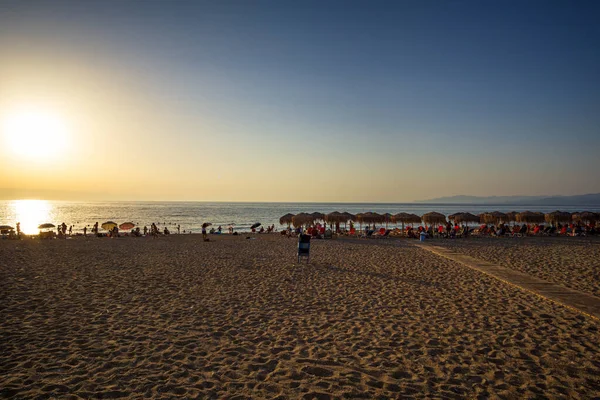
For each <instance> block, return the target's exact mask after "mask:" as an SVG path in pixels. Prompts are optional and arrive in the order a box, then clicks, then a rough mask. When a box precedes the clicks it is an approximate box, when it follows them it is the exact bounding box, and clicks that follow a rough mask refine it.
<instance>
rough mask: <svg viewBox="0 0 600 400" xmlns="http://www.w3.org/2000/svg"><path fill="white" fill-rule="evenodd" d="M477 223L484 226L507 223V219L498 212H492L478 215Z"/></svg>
mask: <svg viewBox="0 0 600 400" xmlns="http://www.w3.org/2000/svg"><path fill="white" fill-rule="evenodd" d="M479 221H480V222H483V223H485V224H497V223H499V222H506V221H508V217H507V215H506V214H504V213H501V212H500V211H493V212H486V213H483V214H479Z"/></svg>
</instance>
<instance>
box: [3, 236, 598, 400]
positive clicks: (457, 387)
mask: <svg viewBox="0 0 600 400" xmlns="http://www.w3.org/2000/svg"><path fill="white" fill-rule="evenodd" d="M255 237H257V239H255V240H246V239H244V237H237V238H235V237H229V238H224V237H219V238H217V239H215V240H214V241H211V242H208V243H204V242H202V241H201V238H200V237H199V236H197V235H189V236H184V235H182V236H179V237H176V236H172V237H168V238H159V239H155V240H154V239H150V238H148V239H146V238H121V239H97V238H94V239H89V240H80V239H73V240H46V241H21V242H18V241H0V339H1V340H0V395H1V396H3V397H15V398H51V397H57V398H170V397H178V396H179V397H186V398H231V399H242V398H280V399H283V398H289V399H295V398H306V399H310V398H317V399H328V398H397V397H402V398H411V397H414V398H423V397H439V398H465V397H471V398H476V397H482V398H486V397H492V398H527V397H530V398H531V397H535V398H543V397H544V396H546V397H548V398H565V397H573V398H590V397H593V396H598V395H599V394H600V378H599V377H600V343H599V342H600V340H599V337H600V332H599V328H600V323H599V321H598V320H595V319H592V318H589V317H586V316H583V315H581V314H578V313H576V312H574V311H572V310H569V309H566V308H564V307H561V306H560V305H557V304H555V303H551V302H548V301H545V300H544V299H541V298H539V297H537V296H534V295H531V294H528V293H526V292H522V291H520V290H519V289H517V288H514V287H512V286H508V285H506V284H503V283H502V282H499V281H497V280H495V279H493V278H491V277H488V276H486V275H484V274H481V273H478V272H477V271H474V270H471V269H469V268H467V267H464V266H461V265H460V264H457V263H454V262H452V261H449V260H446V259H444V258H441V257H438V256H436V255H433V254H431V253H429V252H427V251H426V250H422V249H419V248H416V247H413V246H411V245H410V243H411V242H410V241H407V240H393V239H390V240H362V241H344V240H332V241H314V242H313V244H312V250H311V253H312V262H311V263H310V264H308V265H307V264H297V263H296V262H295V261H296V242H295V240H288V239H286V238H283V237H280V236H278V235H271V236H267V235H256V236H255Z"/></svg>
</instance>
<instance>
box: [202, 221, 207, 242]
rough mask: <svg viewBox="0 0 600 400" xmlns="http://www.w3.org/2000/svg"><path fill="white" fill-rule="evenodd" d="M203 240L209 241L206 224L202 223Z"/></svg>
mask: <svg viewBox="0 0 600 400" xmlns="http://www.w3.org/2000/svg"><path fill="white" fill-rule="evenodd" d="M202 240H204V241H205V242H206V241H208V238H207V237H206V224H202Z"/></svg>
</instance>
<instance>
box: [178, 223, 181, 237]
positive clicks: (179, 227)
mask: <svg viewBox="0 0 600 400" xmlns="http://www.w3.org/2000/svg"><path fill="white" fill-rule="evenodd" d="M180 229H181V225H179V224H177V234H178V235H179V234H180V233H181V232H180Z"/></svg>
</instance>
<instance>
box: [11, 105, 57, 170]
mask: <svg viewBox="0 0 600 400" xmlns="http://www.w3.org/2000/svg"><path fill="white" fill-rule="evenodd" d="M2 125H3V126H2V128H3V133H4V137H5V139H6V142H7V144H8V147H9V148H10V149H11V150H12V151H13V152H14V153H15V155H17V156H19V157H23V158H27V159H39V158H48V157H53V156H56V155H57V153H60V152H62V151H64V150H65V148H66V147H67V144H68V140H67V139H68V137H67V136H68V135H67V127H66V125H65V123H64V121H63V120H62V119H61V118H60V117H59V116H57V115H54V114H52V113H49V112H43V111H20V112H15V113H13V114H10V115H8V116H7V117H6V118H5V120H4V121H3V124H2Z"/></svg>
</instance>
